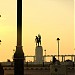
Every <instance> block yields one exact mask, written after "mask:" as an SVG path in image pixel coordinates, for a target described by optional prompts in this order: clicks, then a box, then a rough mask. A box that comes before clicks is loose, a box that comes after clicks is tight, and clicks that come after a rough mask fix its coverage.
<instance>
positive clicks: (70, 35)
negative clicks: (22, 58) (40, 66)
mask: <svg viewBox="0 0 75 75" xmlns="http://www.w3.org/2000/svg"><path fill="white" fill-rule="evenodd" d="M22 1H23V23H22V24H23V51H24V53H25V55H35V36H36V35H37V34H39V33H40V34H41V36H42V46H43V49H44V50H45V49H46V53H47V55H50V54H57V40H56V38H58V37H59V38H60V54H74V0H22ZM16 4H17V0H1V1H0V14H1V17H0V39H1V40H2V42H1V45H0V61H6V60H7V59H11V60H12V56H13V49H15V48H16V31H17V30H16V29H17V27H16V26H17V23H16V21H17V19H16V18H17V14H16V12H17V10H16V9H17V7H16V6H17V5H16ZM43 53H44V52H43Z"/></svg>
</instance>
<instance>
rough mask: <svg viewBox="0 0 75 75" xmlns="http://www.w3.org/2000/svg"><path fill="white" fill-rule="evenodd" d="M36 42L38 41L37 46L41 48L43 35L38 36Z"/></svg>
mask: <svg viewBox="0 0 75 75" xmlns="http://www.w3.org/2000/svg"><path fill="white" fill-rule="evenodd" d="M35 41H36V46H40V45H41V35H40V34H38V36H36V38H35ZM39 44H40V45H39Z"/></svg>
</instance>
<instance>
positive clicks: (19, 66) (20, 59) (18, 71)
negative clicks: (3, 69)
mask: <svg viewBox="0 0 75 75" xmlns="http://www.w3.org/2000/svg"><path fill="white" fill-rule="evenodd" d="M13 61H14V75H24V52H23V50H22V0H17V46H16V51H15V53H14V58H13Z"/></svg>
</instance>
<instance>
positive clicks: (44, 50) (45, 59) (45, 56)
mask: <svg viewBox="0 0 75 75" xmlns="http://www.w3.org/2000/svg"><path fill="white" fill-rule="evenodd" d="M44 51H45V61H46V50H44Z"/></svg>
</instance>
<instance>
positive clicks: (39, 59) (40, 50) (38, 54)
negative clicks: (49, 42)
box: [35, 46, 43, 63]
mask: <svg viewBox="0 0 75 75" xmlns="http://www.w3.org/2000/svg"><path fill="white" fill-rule="evenodd" d="M35 56H36V60H35V62H37V63H43V47H42V46H36V48H35Z"/></svg>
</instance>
